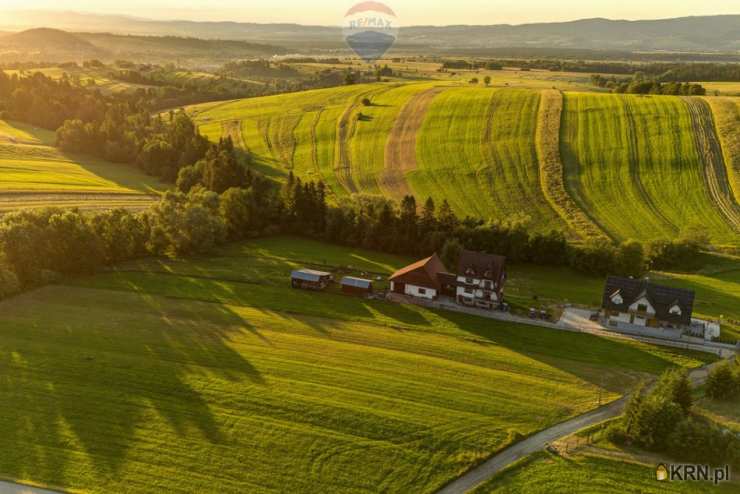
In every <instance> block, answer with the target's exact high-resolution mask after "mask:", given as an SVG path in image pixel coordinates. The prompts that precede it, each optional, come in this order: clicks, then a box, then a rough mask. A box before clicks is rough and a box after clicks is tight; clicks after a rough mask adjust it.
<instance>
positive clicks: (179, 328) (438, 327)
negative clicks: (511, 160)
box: [0, 238, 708, 493]
mask: <svg viewBox="0 0 740 494" xmlns="http://www.w3.org/2000/svg"><path fill="white" fill-rule="evenodd" d="M405 262H406V260H405V259H400V258H397V257H394V256H387V255H378V254H375V253H372V252H366V251H359V250H351V249H344V248H339V247H333V246H327V245H324V244H320V243H316V242H311V241H306V240H300V239H296V238H272V239H265V240H259V241H253V242H248V243H244V244H238V245H233V246H229V247H227V248H224V249H223V250H221V251H220V252H218V253H217V254H216V255H214V256H211V257H207V258H198V259H194V260H190V261H165V260H157V259H150V260H144V261H138V262H132V263H128V264H125V265H121V266H119V267H118V269H117V270H116V271H114V272H110V273H102V274H99V275H96V276H92V277H83V278H77V279H72V280H67V281H65V282H63V283H62V284H59V285H55V286H49V287H46V288H43V289H39V290H35V291H32V292H29V293H27V294H25V295H22V296H19V297H16V298H13V299H10V300H7V301H5V302H2V303H0V310H1V311H2V313H3V318H2V324H0V369H2V375H3V376H4V377H3V379H2V380H0V392H1V393H2V396H3V407H2V408H0V477H6V478H11V479H21V480H26V481H32V482H36V483H40V484H46V485H52V486H58V487H63V488H67V489H78V490H84V491H88V492H163V491H166V492H193V491H201V492H202V491H217V492H224V493H228V492H235V493H237V492H238V493H241V492H255V493H259V492H275V491H285V490H286V489H289V490H290V491H291V492H317V491H320V492H327V493H328V492H367V491H377V490H386V491H391V492H432V491H434V490H435V489H436V488H438V487H439V486H440V485H442V484H443V483H445V482H447V481H449V480H450V479H452V478H454V477H455V476H457V475H459V474H460V473H461V472H463V471H465V470H466V469H468V468H469V467H470V466H471V465H473V464H475V463H476V462H478V461H480V460H482V459H483V458H485V457H487V456H489V455H490V454H492V453H493V452H495V451H496V450H498V449H500V448H501V447H503V446H504V445H506V444H507V443H508V442H509V441H510V438H511V437H512V434H514V433H515V432H518V433H522V434H527V433H530V432H533V431H535V430H539V429H542V428H544V427H547V426H548V425H550V424H553V423H556V422H559V421H562V420H563V419H565V418H567V417H570V416H573V415H576V414H579V413H581V412H583V411H585V410H588V409H591V408H593V407H595V406H596V405H597V403H598V399H599V397H601V398H602V399H603V398H607V399H613V398H616V397H617V396H618V395H620V394H621V393H623V392H624V391H626V390H627V389H628V388H629V387H631V386H632V385H633V384H634V383H635V382H636V380H637V379H639V378H640V376H643V375H644V373H650V374H657V373H659V372H661V371H662V370H664V369H665V368H666V367H668V366H671V365H676V364H680V365H686V366H696V365H699V364H700V363H701V360H698V359H702V360H703V359H706V358H708V357H707V356H706V355H694V354H691V355H682V354H679V353H676V352H674V351H671V350H667V349H663V348H655V347H650V346H647V345H643V344H638V343H632V342H625V341H616V340H608V339H603V338H598V337H595V336H591V335H581V334H572V333H567V332H558V331H552V330H546V329H542V328H536V327H528V326H520V325H509V324H504V323H498V322H494V321H492V320H486V319H479V318H475V317H471V316H463V315H460V314H455V313H447V312H433V311H429V310H425V309H422V308H419V307H415V306H402V305H395V304H390V303H387V302H381V301H368V300H364V299H358V298H353V297H346V296H343V295H340V294H339V293H338V292H337V290H336V289H332V290H330V291H329V292H327V293H311V292H302V291H295V290H292V289H290V288H289V285H288V275H289V272H290V270H291V269H292V268H294V267H296V266H314V267H330V268H331V269H333V270H337V272H351V273H366V274H368V273H376V274H377V275H386V274H388V273H389V272H391V271H392V270H393V269H394V268H396V267H397V266H399V265H402V264H404V263H405ZM599 388H602V389H599ZM523 389H526V399H523V398H522V396H523V395H522V390H523ZM20 410H22V411H23V413H22V414H20V413H18V412H19V411H20Z"/></svg>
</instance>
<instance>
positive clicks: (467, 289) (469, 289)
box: [463, 288, 473, 295]
mask: <svg viewBox="0 0 740 494" xmlns="http://www.w3.org/2000/svg"><path fill="white" fill-rule="evenodd" d="M463 291H464V292H465V293H467V294H468V295H472V294H473V289H472V288H465V289H463Z"/></svg>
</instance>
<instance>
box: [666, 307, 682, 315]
mask: <svg viewBox="0 0 740 494" xmlns="http://www.w3.org/2000/svg"><path fill="white" fill-rule="evenodd" d="M668 312H670V313H671V314H674V315H678V316H680V315H681V307H679V306H678V305H674V306H673V307H671V310H669V311H668Z"/></svg>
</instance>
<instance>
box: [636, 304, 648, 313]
mask: <svg viewBox="0 0 740 494" xmlns="http://www.w3.org/2000/svg"><path fill="white" fill-rule="evenodd" d="M637 312H647V305H645V304H638V305H637Z"/></svg>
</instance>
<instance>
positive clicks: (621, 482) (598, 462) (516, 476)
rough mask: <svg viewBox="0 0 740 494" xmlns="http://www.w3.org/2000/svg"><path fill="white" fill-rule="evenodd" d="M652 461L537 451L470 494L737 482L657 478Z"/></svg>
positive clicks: (709, 488) (662, 489)
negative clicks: (563, 454) (552, 453)
mask: <svg viewBox="0 0 740 494" xmlns="http://www.w3.org/2000/svg"><path fill="white" fill-rule="evenodd" d="M655 468H656V465H648V464H642V463H635V462H631V461H630V462H628V461H621V460H619V459H615V458H608V457H600V456H596V455H576V456H570V457H557V456H552V455H548V454H546V453H537V454H535V455H532V456H531V457H529V458H527V459H525V460H523V461H521V462H520V463H518V464H517V465H515V466H513V467H512V468H510V469H508V470H506V471H504V472H502V473H501V474H499V475H498V476H497V477H495V478H494V479H493V480H491V481H490V482H488V483H486V484H485V485H483V486H481V487H480V488H478V489H476V490H475V491H474V494H493V493H496V494H499V493H501V494H503V493H519V492H527V493H533V494H538V493H542V494H554V493H563V494H580V493H583V494H590V493H593V492H598V493H601V494H611V493H613V494H622V493H625V492H632V493H638V492H639V493H643V494H663V493H669V494H683V493H718V494H721V493H728V494H729V493H731V492H737V488H738V486H737V484H736V483H734V484H721V485H719V486H717V487H715V486H714V485H713V484H711V483H701V482H658V481H657V480H655Z"/></svg>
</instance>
